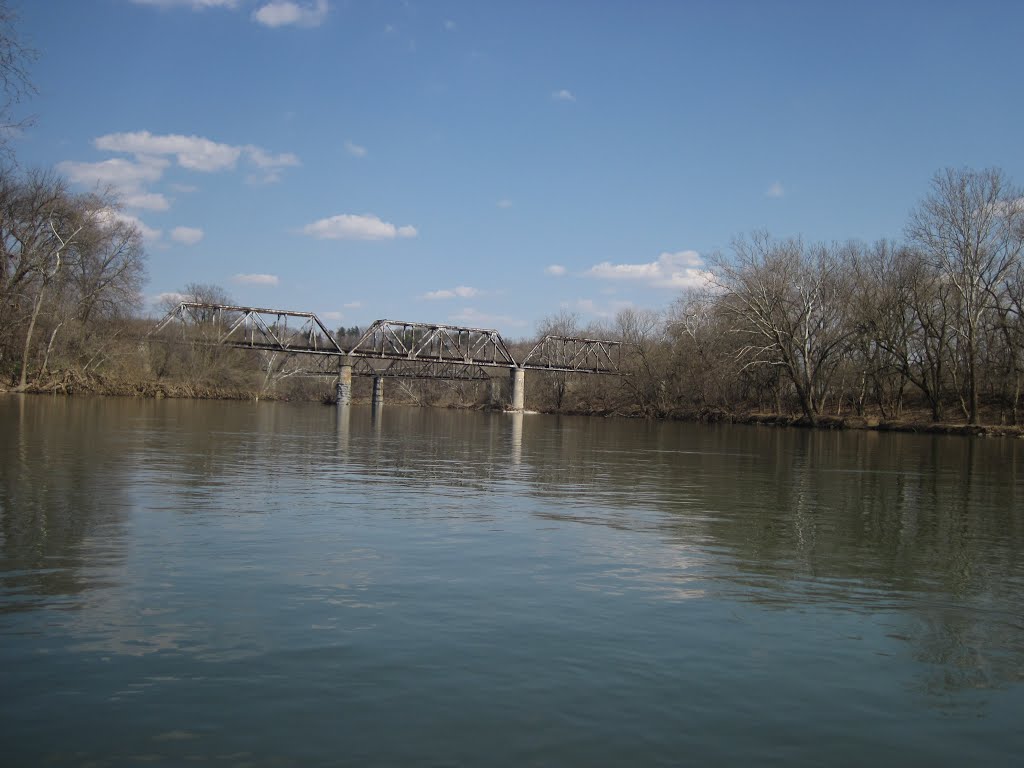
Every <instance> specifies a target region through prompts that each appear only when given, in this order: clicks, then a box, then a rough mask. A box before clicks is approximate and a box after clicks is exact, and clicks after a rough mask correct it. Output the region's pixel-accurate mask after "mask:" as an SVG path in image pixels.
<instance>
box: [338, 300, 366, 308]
mask: <svg viewBox="0 0 1024 768" xmlns="http://www.w3.org/2000/svg"><path fill="white" fill-rule="evenodd" d="M341 306H342V308H343V309H359V308H360V307H361V306H363V302H361V301H350V302H348V303H347V304H342V305H341Z"/></svg>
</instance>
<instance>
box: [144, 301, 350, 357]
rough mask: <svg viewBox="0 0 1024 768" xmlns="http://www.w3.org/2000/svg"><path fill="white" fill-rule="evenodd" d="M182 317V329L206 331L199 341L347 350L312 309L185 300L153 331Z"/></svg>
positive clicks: (330, 351)
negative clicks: (298, 310)
mask: <svg viewBox="0 0 1024 768" xmlns="http://www.w3.org/2000/svg"><path fill="white" fill-rule="evenodd" d="M175 321H178V322H179V323H180V324H181V326H182V329H183V330H184V329H185V328H188V327H193V328H196V329H197V330H199V331H200V332H209V331H212V332H213V338H211V336H210V335H208V334H205V333H204V335H203V336H201V337H200V338H199V339H196V340H197V341H203V342H206V343H215V344H219V345H221V346H229V347H238V348H243V349H259V350H270V351H278V352H287V353H291V352H302V353H306V354H320V355H334V356H337V355H343V354H345V350H344V349H342V348H341V346H340V345H339V344H338V342H337V341H336V340H335V338H334V336H333V334H332V333H331V332H330V330H328V328H327V326H326V325H324V324H323V322H322V321H321V320H320V318H319V317H317V316H316V315H315V314H314V313H312V312H292V311H290V310H285V309H265V308H261V307H237V306H233V305H229V304H205V303H201V302H189V301H183V302H181V303H180V304H179V305H178V306H177V307H175V308H174V309H172V310H171V311H170V312H168V313H167V315H166V316H165V317H164V318H163V320H161V321H160V323H158V324H157V326H156V328H154V329H153V331H151V332H150V336H154V335H157V334H160V333H161V332H162V331H163V330H164V329H165V328H167V327H168V326H170V325H171V324H172V323H174V322H175Z"/></svg>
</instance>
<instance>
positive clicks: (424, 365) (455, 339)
mask: <svg viewBox="0 0 1024 768" xmlns="http://www.w3.org/2000/svg"><path fill="white" fill-rule="evenodd" d="M148 338H150V339H154V340H159V341H164V342H171V343H175V342H178V343H180V342H187V343H203V344H209V345H215V346H224V347H234V348H237V349H250V350H256V351H260V352H262V353H265V354H267V355H283V356H284V357H283V358H282V359H281V361H280V362H279V363H278V364H279V365H281V364H283V363H284V362H286V361H289V360H291V361H294V360H295V359H296V358H300V357H301V358H302V365H301V366H300V369H295V370H294V372H293V374H292V375H295V374H299V375H309V376H338V375H339V372H340V371H341V367H342V366H343V365H344V366H351V373H352V375H357V376H374V377H390V378H415V379H454V380H465V381H489V380H491V379H492V378H493V377H492V376H491V375H490V374H489V373H488V369H494V368H504V369H513V370H537V371H562V372H566V373H593V374H618V375H621V370H620V362H621V351H620V342H617V341H604V340H600V339H585V338H578V337H574V336H557V335H547V336H545V337H544V338H543V339H541V340H540V341H539V342H538V343H537V344H536V345H535V346H534V347H533V348H532V349H531V350H530V351H529V353H527V355H526V356H525V357H524V358H523V359H522V360H521V361H517V360H516V359H515V357H514V356H513V355H512V352H511V350H510V349H509V348H508V345H507V344H506V343H505V340H504V339H502V337H501V334H499V333H498V332H497V331H496V330H493V329H488V328H467V327H463V326H455V325H439V324H432V323H410V322H404V321H399V320H377V321H375V322H374V323H373V324H372V325H370V327H369V328H367V329H366V331H365V332H364V333H363V334H362V336H360V337H359V339H358V340H357V341H356V342H355V343H354V344H353V345H352V346H351V347H349V348H348V349H345V348H343V347H342V346H341V344H339V343H338V340H337V339H336V338H335V336H334V335H333V334H332V333H331V331H330V330H329V329H328V328H327V326H325V325H324V323H323V322H322V321H321V320H320V318H318V317H317V316H316V315H315V314H314V313H312V312H293V311H289V310H284V309H262V308H258V307H237V306H231V305H226V304H207V303H201V302H190V301H183V302H181V303H180V304H179V305H178V306H176V307H175V308H174V309H172V310H171V311H170V312H168V313H167V315H166V316H165V317H164V318H163V319H162V320H161V321H160V322H159V323H158V324H157V326H156V327H155V328H154V329H153V330H152V331H150V333H149V334H148Z"/></svg>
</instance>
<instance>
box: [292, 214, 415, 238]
mask: <svg viewBox="0 0 1024 768" xmlns="http://www.w3.org/2000/svg"><path fill="white" fill-rule="evenodd" d="M302 232H303V233H304V234H306V235H309V236H310V237H315V238H317V239H318V240H394V239H395V238H398V237H401V238H409V237H416V235H417V232H416V227H412V226H409V225H406V226H404V227H396V226H395V225H394V224H392V223H391V222H388V221H381V219H380V218H378V217H377V216H374V215H373V214H372V213H367V214H363V215H357V214H352V213H340V214H338V215H337V216H330V217H328V218H326V219H318V220H317V221H314V222H312V223H311V224H307V225H306V226H305V227H303V228H302Z"/></svg>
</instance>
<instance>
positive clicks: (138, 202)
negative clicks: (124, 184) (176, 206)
mask: <svg viewBox="0 0 1024 768" xmlns="http://www.w3.org/2000/svg"><path fill="white" fill-rule="evenodd" d="M121 202H122V203H124V205H125V206H127V207H128V208H145V209H146V210H147V211H166V210H167V209H168V208H170V207H171V203H170V201H169V200H168V199H167V198H166V197H164V196H163V195H161V194H160V193H159V192H142V191H138V192H122V193H121Z"/></svg>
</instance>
